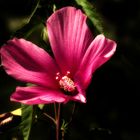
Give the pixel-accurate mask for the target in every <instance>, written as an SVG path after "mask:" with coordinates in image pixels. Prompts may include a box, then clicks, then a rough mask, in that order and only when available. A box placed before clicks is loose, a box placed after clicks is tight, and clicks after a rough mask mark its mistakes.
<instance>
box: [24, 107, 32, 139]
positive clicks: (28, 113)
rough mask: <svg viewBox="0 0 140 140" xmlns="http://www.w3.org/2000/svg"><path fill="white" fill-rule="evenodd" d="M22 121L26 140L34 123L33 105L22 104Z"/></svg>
mask: <svg viewBox="0 0 140 140" xmlns="http://www.w3.org/2000/svg"><path fill="white" fill-rule="evenodd" d="M21 106H22V122H21V129H22V132H23V137H24V140H28V138H29V135H30V130H31V125H32V116H33V106H29V105H24V104H22V105H21Z"/></svg>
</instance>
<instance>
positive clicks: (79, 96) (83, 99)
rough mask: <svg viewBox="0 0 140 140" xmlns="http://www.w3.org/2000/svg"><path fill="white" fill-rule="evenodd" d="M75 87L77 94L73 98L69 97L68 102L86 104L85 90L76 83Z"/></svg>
mask: <svg viewBox="0 0 140 140" xmlns="http://www.w3.org/2000/svg"><path fill="white" fill-rule="evenodd" d="M76 87H77V91H78V94H77V95H75V96H71V98H70V100H74V101H79V102H82V103H86V93H85V90H84V89H83V88H82V87H81V86H80V85H79V83H76Z"/></svg>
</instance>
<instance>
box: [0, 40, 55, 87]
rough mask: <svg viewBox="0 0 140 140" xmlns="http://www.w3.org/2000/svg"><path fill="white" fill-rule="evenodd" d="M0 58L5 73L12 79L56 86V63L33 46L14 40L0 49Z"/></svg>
mask: <svg viewBox="0 0 140 140" xmlns="http://www.w3.org/2000/svg"><path fill="white" fill-rule="evenodd" d="M1 57H2V65H3V66H4V68H5V70H6V72H7V73H8V74H9V75H11V76H13V77H14V78H16V79H18V80H21V81H24V82H29V83H33V84H39V85H43V86H53V87H55V86H56V83H55V74H56V72H58V69H57V67H56V63H55V62H54V60H53V59H52V58H51V57H50V56H49V54H48V53H47V52H45V51H44V50H43V49H42V48H39V47H37V46H36V45H35V44H33V43H31V42H29V41H26V40H24V39H16V38H15V39H13V40H10V41H8V43H7V44H5V45H4V46H3V47H2V49H1Z"/></svg>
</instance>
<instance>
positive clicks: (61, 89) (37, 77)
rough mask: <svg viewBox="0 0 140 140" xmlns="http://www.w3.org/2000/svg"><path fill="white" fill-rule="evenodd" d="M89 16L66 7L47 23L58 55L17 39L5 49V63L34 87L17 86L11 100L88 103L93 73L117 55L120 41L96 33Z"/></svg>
mask: <svg viewBox="0 0 140 140" xmlns="http://www.w3.org/2000/svg"><path fill="white" fill-rule="evenodd" d="M86 19H87V17H86V15H84V14H83V13H82V12H81V11H80V10H77V9H75V8H73V7H65V8H62V9H60V10H58V11H56V12H55V13H54V14H52V15H51V16H50V18H49V19H48V20H47V22H46V26H47V30H48V36H49V41H50V44H51V48H52V52H53V55H54V57H52V56H50V55H49V54H48V53H47V52H46V51H45V50H43V49H42V48H40V47H38V46H36V45H35V44H33V43H31V42H29V41H27V40H24V39H17V38H14V39H12V40H10V41H8V42H7V44H5V45H4V46H2V48H1V57H2V65H3V66H4V68H5V70H6V72H7V73H8V74H9V75H11V76H12V77H14V78H16V79H17V80H20V81H23V82H27V83H32V84H34V86H27V87H17V88H16V91H15V92H14V93H13V94H12V95H11V100H12V101H16V102H21V103H24V104H40V103H41V104H47V103H53V102H67V101H69V100H75V101H80V102H83V103H85V102H86V94H85V91H86V89H87V87H88V85H89V83H90V81H91V78H92V74H93V72H94V71H95V70H96V69H97V68H98V67H99V66H101V65H102V64H103V63H105V62H106V61H107V60H109V59H110V57H111V56H112V55H113V54H114V52H115V50H116V43H115V42H114V41H112V40H110V39H107V38H105V37H104V35H98V36H97V37H96V38H93V35H92V33H91V31H90V29H89V28H88V26H87V24H86Z"/></svg>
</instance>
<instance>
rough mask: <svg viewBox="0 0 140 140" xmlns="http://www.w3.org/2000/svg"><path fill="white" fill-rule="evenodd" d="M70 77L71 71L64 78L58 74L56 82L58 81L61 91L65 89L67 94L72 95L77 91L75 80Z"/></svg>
mask: <svg viewBox="0 0 140 140" xmlns="http://www.w3.org/2000/svg"><path fill="white" fill-rule="evenodd" d="M69 75H70V72H69V71H67V73H66V75H64V76H62V77H61V75H60V73H56V80H58V83H59V85H60V88H61V89H63V90H64V91H65V92H70V93H72V92H74V91H75V90H76V86H75V84H74V82H73V80H72V79H71V78H70V77H69Z"/></svg>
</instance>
